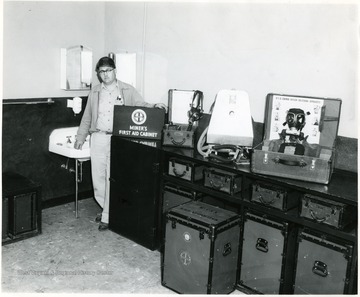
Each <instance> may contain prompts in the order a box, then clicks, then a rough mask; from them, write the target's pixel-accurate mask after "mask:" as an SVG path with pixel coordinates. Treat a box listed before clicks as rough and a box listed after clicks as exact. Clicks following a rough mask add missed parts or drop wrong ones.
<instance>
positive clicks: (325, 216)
mask: <svg viewBox="0 0 360 297" xmlns="http://www.w3.org/2000/svg"><path fill="white" fill-rule="evenodd" d="M315 205H316V204H315ZM305 206H306V207H308V208H309V210H310V215H311V217H312V218H313V219H314V220H315V221H316V222H317V223H323V222H325V221H327V220H328V219H329V218H330V216H331V215H335V214H336V209H335V208H331V210H330V212H325V211H322V212H320V213H319V212H316V211H315V209H314V208H315V207H314V206H313V204H312V203H311V202H310V201H306V202H305ZM321 214H322V216H319V215H321Z"/></svg>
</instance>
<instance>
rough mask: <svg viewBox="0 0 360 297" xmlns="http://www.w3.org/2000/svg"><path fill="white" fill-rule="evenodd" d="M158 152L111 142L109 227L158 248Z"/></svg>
mask: <svg viewBox="0 0 360 297" xmlns="http://www.w3.org/2000/svg"><path fill="white" fill-rule="evenodd" d="M159 162H160V151H159V150H158V149H156V148H154V147H150V146H147V145H143V144H138V143H135V142H133V141H131V140H126V139H122V138H120V137H118V136H113V137H112V139H111V167H110V211H109V228H110V229H111V230H112V231H114V232H116V233H118V234H120V235H122V236H125V237H127V238H129V239H131V240H133V241H135V242H137V243H138V244H140V245H142V246H144V247H146V248H149V249H151V250H154V249H156V248H157V247H158V244H159V238H158V219H159V199H158V197H159V181H160V172H159Z"/></svg>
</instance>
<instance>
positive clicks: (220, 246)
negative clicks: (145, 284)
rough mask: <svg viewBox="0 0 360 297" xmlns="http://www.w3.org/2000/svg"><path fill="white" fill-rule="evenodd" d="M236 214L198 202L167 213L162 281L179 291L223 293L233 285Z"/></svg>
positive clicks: (234, 277) (236, 252) (237, 234)
mask: <svg viewBox="0 0 360 297" xmlns="http://www.w3.org/2000/svg"><path fill="white" fill-rule="evenodd" d="M239 222H240V216H239V215H237V214H236V213H234V212H231V211H228V210H224V209H221V208H218V207H214V206H211V205H208V204H205V203H202V202H198V201H194V202H189V203H186V204H183V205H180V206H177V207H174V208H172V209H171V210H170V211H169V213H168V214H167V222H166V235H165V248H164V254H163V264H162V284H163V285H164V286H166V287H168V288H170V289H172V290H174V291H176V292H178V293H182V294H227V293H230V292H232V291H233V290H234V289H235V285H236V274H237V267H238V251H239V250H238V248H239V236H240V223H239Z"/></svg>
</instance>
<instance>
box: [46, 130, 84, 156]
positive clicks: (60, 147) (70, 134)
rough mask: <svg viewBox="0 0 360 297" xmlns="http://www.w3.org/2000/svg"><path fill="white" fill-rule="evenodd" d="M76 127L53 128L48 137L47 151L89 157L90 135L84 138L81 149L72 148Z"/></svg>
mask: <svg viewBox="0 0 360 297" xmlns="http://www.w3.org/2000/svg"><path fill="white" fill-rule="evenodd" d="M78 128H79V127H68V128H59V129H55V130H53V131H52V132H51V134H50V137H49V151H50V152H52V153H55V154H59V155H62V156H65V157H68V158H74V159H90V142H89V140H90V136H88V137H87V138H86V140H85V142H84V144H83V147H82V149H81V150H76V149H74V143H75V136H76V132H77V130H78Z"/></svg>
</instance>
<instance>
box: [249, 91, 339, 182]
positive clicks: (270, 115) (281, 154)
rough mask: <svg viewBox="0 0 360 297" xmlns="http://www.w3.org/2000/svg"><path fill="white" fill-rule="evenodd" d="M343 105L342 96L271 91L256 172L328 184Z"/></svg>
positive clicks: (255, 154) (253, 165) (254, 162)
mask: <svg viewBox="0 0 360 297" xmlns="http://www.w3.org/2000/svg"><path fill="white" fill-rule="evenodd" d="M340 109H341V100H340V99H328V98H318V97H305V96H293V95H279V94H268V96H267V102H266V110H265V113H266V114H265V133H264V141H263V142H262V143H261V145H259V146H256V147H255V148H254V152H253V154H252V157H251V170H252V172H254V173H260V174H266V175H273V176H280V177H286V178H292V179H298V180H304V181H310V182H317V183H323V184H328V183H329V181H330V177H331V174H332V171H333V166H334V158H335V140H336V137H337V132H338V125H339V117H340ZM294 119H297V120H294ZM294 122H296V123H298V126H297V127H300V128H299V129H298V130H297V131H295V130H292V129H296V128H295V127H290V123H294ZM300 123H301V124H300ZM286 125H287V126H288V127H290V128H288V129H284V128H285V126H286ZM290 135H291V136H290Z"/></svg>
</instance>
